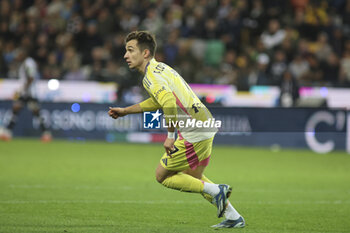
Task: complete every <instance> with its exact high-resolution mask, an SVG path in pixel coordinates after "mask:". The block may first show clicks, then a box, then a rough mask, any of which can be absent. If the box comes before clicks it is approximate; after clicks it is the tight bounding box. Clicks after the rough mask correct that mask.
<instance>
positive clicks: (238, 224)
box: [211, 216, 245, 228]
mask: <svg viewBox="0 0 350 233" xmlns="http://www.w3.org/2000/svg"><path fill="white" fill-rule="evenodd" d="M211 227H213V228H243V227H245V221H244V218H243V217H242V216H241V217H239V219H236V220H230V219H225V220H224V221H222V222H221V223H219V224H216V225H213V226H211Z"/></svg>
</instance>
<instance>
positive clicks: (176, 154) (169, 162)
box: [159, 139, 189, 172]
mask: <svg viewBox="0 0 350 233" xmlns="http://www.w3.org/2000/svg"><path fill="white" fill-rule="evenodd" d="M184 142H185V140H184V139H181V140H180V139H177V140H176V141H175V143H174V147H175V150H174V151H173V152H172V153H171V154H170V155H168V154H167V153H164V154H163V156H162V157H161V159H160V161H159V162H160V165H161V166H162V167H163V168H164V169H166V170H168V171H175V172H182V171H185V170H187V169H188V168H189V163H188V160H187V151H186V146H185V144H184Z"/></svg>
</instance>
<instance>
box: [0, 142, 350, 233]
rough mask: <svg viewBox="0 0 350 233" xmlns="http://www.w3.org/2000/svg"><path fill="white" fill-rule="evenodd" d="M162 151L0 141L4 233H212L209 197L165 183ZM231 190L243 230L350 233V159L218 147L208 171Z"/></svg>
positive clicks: (117, 145) (1, 224) (142, 147)
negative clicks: (159, 168) (160, 175)
mask: <svg viewBox="0 0 350 233" xmlns="http://www.w3.org/2000/svg"><path fill="white" fill-rule="evenodd" d="M162 153H163V147H162V145H161V144H152V145H142V144H126V143H114V144H109V143H104V142H89V141H88V142H68V141H54V142H52V143H49V144H42V143H41V142H39V141H38V140H34V139H30V140H29V139H16V140H13V141H11V142H8V143H4V142H0V232H1V233H5V232H6V233H29V232H42V233H44V232H45V233H50V232H62V233H64V232H72V233H73V232H74V233H76V232H84V233H85V232H90V233H99V232H106V233H116V232H118V233H119V232H121V233H128V232H135V233H136V232H137V233H148V232H159V233H165V232H169V233H176V232H182V233H195V232H200V233H205V232H216V230H214V229H211V228H210V226H211V225H213V224H216V223H218V222H219V221H221V219H218V218H217V217H216V210H215V208H214V207H213V206H211V205H210V204H209V203H207V202H206V201H205V199H203V198H202V196H200V195H198V194H192V193H181V192H179V191H175V190H170V189H167V188H165V187H163V186H162V185H160V184H158V183H157V182H156V181H155V178H154V170H155V167H156V165H157V163H158V161H159V158H160V157H161V155H162ZM205 174H206V175H207V176H208V178H210V179H212V180H213V181H215V182H217V183H228V184H230V185H231V186H233V193H232V195H231V197H230V200H231V202H232V203H233V205H234V206H235V207H236V208H237V209H238V211H239V212H240V213H241V214H242V215H243V216H244V217H245V220H246V223H247V226H246V228H243V229H222V230H220V231H223V232H244V233H253V232H254V233H287V232H288V233H321V232H322V233H326V232H329V233H338V232H350V155H349V154H346V153H344V152H334V153H331V154H327V155H318V154H315V153H312V152H310V151H306V150H282V151H280V152H271V151H270V150H268V149H261V148H255V149H250V148H238V147H224V146H214V148H213V155H212V159H211V162H210V164H209V167H208V168H207V170H206V173H205Z"/></svg>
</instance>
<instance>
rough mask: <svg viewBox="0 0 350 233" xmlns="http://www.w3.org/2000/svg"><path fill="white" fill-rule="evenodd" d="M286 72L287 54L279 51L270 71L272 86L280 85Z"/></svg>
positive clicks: (275, 55)
mask: <svg viewBox="0 0 350 233" xmlns="http://www.w3.org/2000/svg"><path fill="white" fill-rule="evenodd" d="M286 70H287V61H286V54H285V53H284V52H283V51H282V50H277V51H276V52H275V54H274V58H273V61H272V63H271V66H270V70H269V76H270V81H269V82H270V85H278V84H279V83H281V80H282V76H283V74H284V73H285V71H286Z"/></svg>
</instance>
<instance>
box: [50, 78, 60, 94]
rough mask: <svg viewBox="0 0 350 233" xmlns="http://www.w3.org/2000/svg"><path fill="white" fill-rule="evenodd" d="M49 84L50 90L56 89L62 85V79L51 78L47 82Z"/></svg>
mask: <svg viewBox="0 0 350 233" xmlns="http://www.w3.org/2000/svg"><path fill="white" fill-rule="evenodd" d="M47 86H48V88H49V90H51V91H55V90H57V89H58V88H59V87H60V81H58V80H57V79H50V80H49V81H48V82H47Z"/></svg>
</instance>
